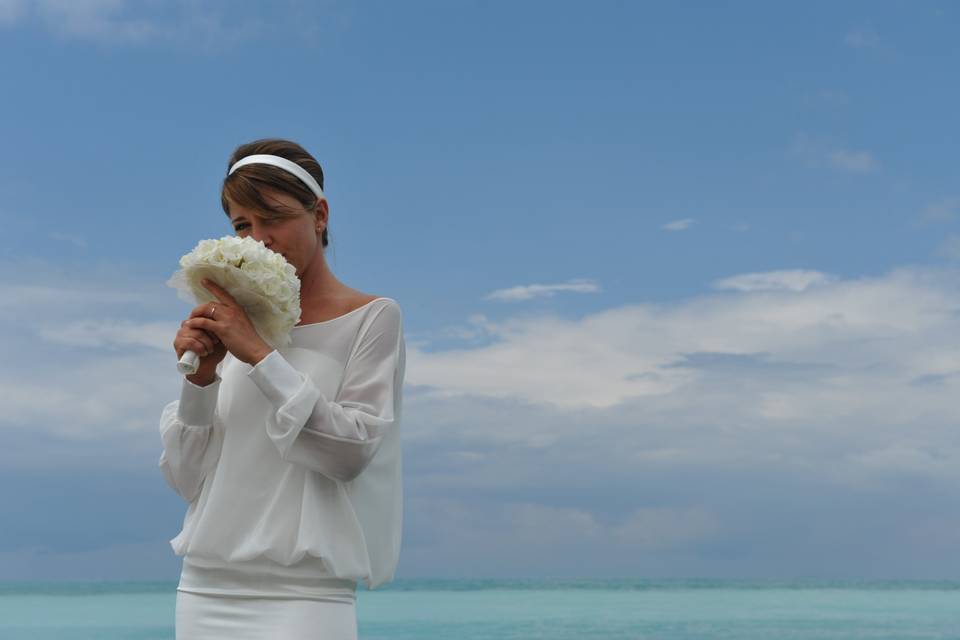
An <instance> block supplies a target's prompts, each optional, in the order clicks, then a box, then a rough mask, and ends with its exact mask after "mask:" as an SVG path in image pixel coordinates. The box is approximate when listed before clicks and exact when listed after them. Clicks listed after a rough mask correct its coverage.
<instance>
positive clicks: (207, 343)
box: [187, 330, 213, 351]
mask: <svg viewBox="0 0 960 640" xmlns="http://www.w3.org/2000/svg"><path fill="white" fill-rule="evenodd" d="M187 337H188V338H190V339H191V340H196V341H197V342H200V343H203V346H204V347H206V349H207V350H208V351H213V340H211V339H210V336H209V335H208V334H207V332H206V331H198V330H192V331H191V332H190V334H189V335H188V336H187Z"/></svg>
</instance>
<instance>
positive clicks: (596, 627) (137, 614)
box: [0, 580, 960, 640]
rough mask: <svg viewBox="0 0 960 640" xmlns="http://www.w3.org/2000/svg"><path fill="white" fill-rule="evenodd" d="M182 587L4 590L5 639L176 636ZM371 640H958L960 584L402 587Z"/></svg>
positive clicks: (382, 603) (0, 617)
mask: <svg viewBox="0 0 960 640" xmlns="http://www.w3.org/2000/svg"><path fill="white" fill-rule="evenodd" d="M175 590H176V583H175V582H169V583H168V582H160V583H157V582H152V583H151V582H127V583H121V582H100V583H9V582H8V583H0V638H2V639H3V640H6V639H8V638H9V639H17V640H19V639H20V638H23V639H30V640H48V639H53V638H56V639H57V640H81V639H82V640H119V639H123V640H145V639H151V640H153V639H157V640H159V639H161V638H163V639H168V640H172V639H173V637H174V634H173V620H174V606H175V599H176V592H175ZM357 615H358V624H359V631H360V637H361V638H362V639H364V640H393V639H399V638H404V639H410V640H413V639H414V638H416V639H418V640H430V639H434V638H437V639H439V638H443V639H457V640H479V639H480V638H491V639H497V640H512V639H521V638H523V639H527V638H529V639H543V640H547V639H550V640H568V639H569V640H574V639H576V640H581V639H588V638H590V639H592V638H595V639H600V638H603V639H604V640H612V639H618V638H631V639H640V638H656V639H657V640H680V639H692V638H729V639H731V640H732V639H737V640H754V639H756V640H760V639H763V640H768V639H781V638H784V639H800V638H803V639H808V638H809V639H814V638H816V639H818V640H822V639H838V640H839V639H841V638H843V639H844V640H858V639H866V638H869V639H871V640H876V639H880V638H889V639H891V640H892V639H898V640H900V639H906V638H957V639H960V582H826V581H820V582H811V581H796V582H785V581H779V582H743V581H723V580H675V581H651V580H567V581H534V580H530V581H516V580H471V581H464V580H461V581H448V580H396V581H395V582H393V583H391V584H390V585H388V586H385V587H382V588H380V589H377V590H375V591H367V590H365V589H363V588H362V587H361V588H360V589H359V590H358V591H357Z"/></svg>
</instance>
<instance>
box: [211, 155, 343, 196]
mask: <svg viewBox="0 0 960 640" xmlns="http://www.w3.org/2000/svg"><path fill="white" fill-rule="evenodd" d="M248 164H272V165H273V166H275V167H280V168H281V169H285V170H287V171H289V172H290V173H292V174H293V175H295V176H297V177H298V178H300V180H301V181H302V182H303V183H304V184H305V185H307V186H308V187H310V191H313V195H315V196H317V198H321V199H323V200H326V198H325V197H324V195H323V189H321V188H320V185H319V184H317V181H316V180H315V179H314V177H313V176H312V175H310V173H309V172H308V171H307V170H306V169H304V168H303V167H301V166H300V165H298V164H297V163H296V162H291V161H290V160H287V159H286V158H281V157H280V156H272V155H269V154H265V153H258V154H255V155H252V156H247V157H246V158H241V159H240V160H237V161H236V162H235V163H234V164H233V166H232V167H230V171H228V172H227V175H228V176H229V175H230V174H231V173H233V172H234V171H236V170H237V169H239V168H240V167H242V166H244V165H248Z"/></svg>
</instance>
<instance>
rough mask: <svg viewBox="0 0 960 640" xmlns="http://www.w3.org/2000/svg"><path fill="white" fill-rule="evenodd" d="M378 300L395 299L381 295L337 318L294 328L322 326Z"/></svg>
mask: <svg viewBox="0 0 960 640" xmlns="http://www.w3.org/2000/svg"><path fill="white" fill-rule="evenodd" d="M377 300H393V298H388V297H386V296H380V297H378V298H374V299H373V300H371V301H370V302H367V303H366V304H363V305H360V306H359V307H357V308H356V309H354V310H352V311H347V312H346V313H344V314H342V315H339V316H337V317H335V318H330V319H329V320H321V321H320V322H310V323H308V324H298V325H294V327H293V328H294V329H303V328H304V327H317V326H321V325H325V324H330V323H331V322H335V321H337V320H339V319H341V318H346V317H347V316H349V315H353V314H354V313H356V312H357V311H360V310H361V309H366V308H367V307H369V306H370V305H372V304H373V303H374V302H376V301H377Z"/></svg>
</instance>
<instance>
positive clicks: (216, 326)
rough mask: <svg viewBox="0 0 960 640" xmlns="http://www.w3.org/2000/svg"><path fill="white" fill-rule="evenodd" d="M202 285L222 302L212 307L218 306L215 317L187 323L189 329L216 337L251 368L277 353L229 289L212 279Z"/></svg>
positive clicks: (191, 319)
mask: <svg viewBox="0 0 960 640" xmlns="http://www.w3.org/2000/svg"><path fill="white" fill-rule="evenodd" d="M201 284H202V285H203V286H204V287H205V288H206V289H207V290H208V291H209V292H210V293H212V294H213V295H214V296H216V298H217V300H219V302H211V303H210V305H211V306H213V305H216V309H215V311H214V313H213V318H210V317H209V316H207V317H203V316H196V317H193V318H190V319H188V320H187V321H186V324H187V326H190V327H193V328H195V329H204V330H206V331H209V332H210V333H213V334H215V335H216V336H217V338H219V339H220V342H222V343H223V346H225V347H226V348H227V351H229V352H230V353H232V354H233V356H234V357H235V358H236V359H237V360H241V361H243V362H246V363H247V364H249V365H251V366H252V365H256V364H257V363H258V362H260V361H261V360H262V359H263V358H265V357H266V356H267V355H269V354H270V352H271V351H273V348H272V347H271V346H270V345H268V344H267V343H266V342H264V341H263V338H261V337H260V334H258V333H257V330H256V329H255V328H254V327H253V323H252V322H251V321H250V317H249V316H248V315H247V312H246V311H244V310H243V307H241V306H240V305H239V304H237V301H236V299H235V298H234V297H233V296H232V295H230V293H229V292H228V291H227V290H226V289H224V288H223V287H221V286H220V285H218V284H217V283H216V282H213V281H211V280H204V281H203V282H201Z"/></svg>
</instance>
